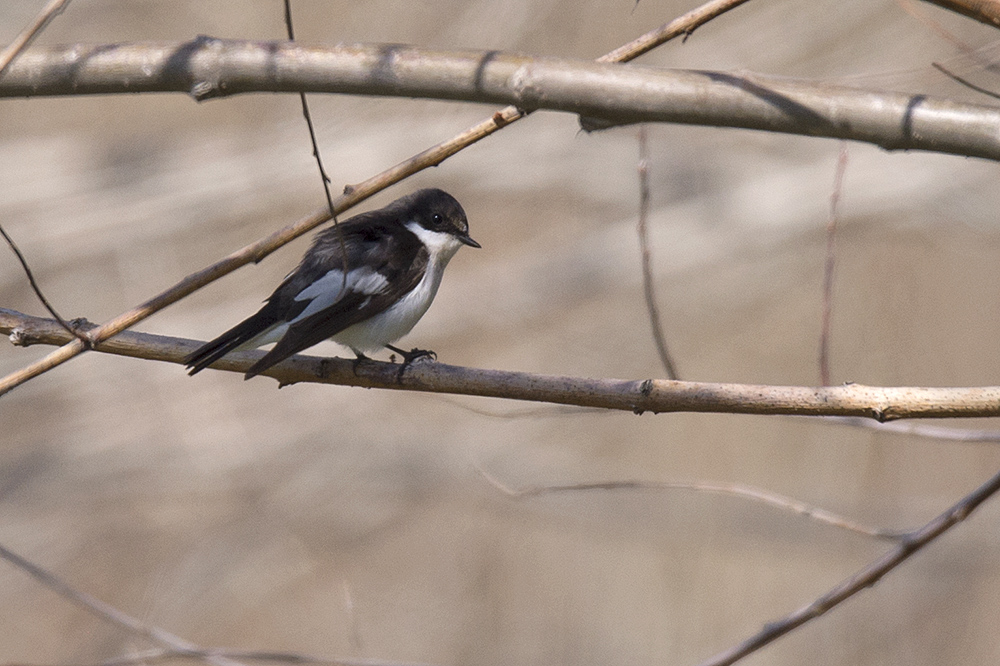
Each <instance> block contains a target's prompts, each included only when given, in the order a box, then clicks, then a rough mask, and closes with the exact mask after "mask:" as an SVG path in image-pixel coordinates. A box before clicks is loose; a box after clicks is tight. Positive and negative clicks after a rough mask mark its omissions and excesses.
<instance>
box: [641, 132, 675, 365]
mask: <svg viewBox="0 0 1000 666" xmlns="http://www.w3.org/2000/svg"><path fill="white" fill-rule="evenodd" d="M646 139H647V137H646V128H645V127H642V128H640V129H639V169H638V171H639V224H638V225H637V228H636V230H637V232H638V234H639V251H640V254H641V255H642V256H641V262H642V293H643V295H644V296H645V298H646V311H647V312H648V313H649V323H650V326H652V328H653V342H654V343H656V351H657V353H658V354H659V355H660V363H661V364H662V365H663V370H664V371H665V372H666V373H667V379H680V376H679V375H678V374H677V368H676V367H675V366H674V360H673V359H672V358H671V357H670V352H669V351H667V340H666V336H664V334H663V325H662V324H661V323H660V310H659V308H658V307H657V306H656V291H655V289H654V287H653V268H652V257H651V252H650V249H649V232H648V230H647V228H646V227H647V224H646V223H647V222H648V220H649V150H648V146H647V140H646Z"/></svg>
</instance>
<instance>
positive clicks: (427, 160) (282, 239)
mask: <svg viewBox="0 0 1000 666" xmlns="http://www.w3.org/2000/svg"><path fill="white" fill-rule="evenodd" d="M744 2H747V0H712V1H711V2H707V3H705V4H704V5H702V7H700V8H699V9H697V10H695V11H693V12H690V13H688V14H685V15H684V16H682V17H680V18H678V19H676V20H674V21H671V22H670V23H667V24H665V25H663V26H661V27H659V28H657V29H655V30H652V31H650V32H649V33H646V34H645V35H643V36H642V37H639V38H638V39H636V40H634V41H632V42H630V43H629V44H626V45H625V46H623V47H621V48H620V49H617V50H616V51H612V52H611V53H609V54H607V55H605V56H603V57H602V58H603V60H604V61H605V62H626V61H628V60H631V59H633V58H636V57H638V56H639V55H642V54H643V53H646V52H647V51H649V50H650V49H653V48H655V47H656V46H658V45H660V44H663V43H664V42H666V41H667V40H669V39H672V38H673V37H676V36H678V35H682V34H689V33H690V32H691V31H693V30H694V29H695V28H697V27H698V26H700V25H702V24H703V23H705V22H707V21H709V20H711V19H713V18H715V17H716V16H718V15H720V14H721V13H723V12H725V11H728V10H729V9H732V8H734V7H737V6H739V5H741V4H743V3H744ZM525 115H526V112H525V111H523V110H521V109H519V108H517V107H515V106H508V107H506V108H504V109H502V110H500V111H497V112H495V113H494V114H493V115H492V116H491V117H490V118H489V119H487V120H485V121H483V122H480V123H477V124H476V125H474V126H472V127H470V128H469V129H467V130H465V131H464V132H461V133H459V134H458V135H456V136H454V137H453V138H451V139H449V140H447V141H444V142H442V143H439V144H437V145H436V146H433V147H431V148H428V149H427V150H424V151H423V152H421V153H418V154H416V155H414V156H413V157H411V158H410V159H408V160H405V161H403V162H401V163H399V164H397V165H396V166H394V167H391V168H389V169H387V170H385V171H383V172H382V173H380V174H377V175H375V176H372V177H371V178H368V179H367V180H365V181H363V182H361V183H359V184H358V185H355V186H348V187H347V188H345V192H344V194H343V195H341V196H339V197H337V199H336V201H335V202H334V213H335V214H340V213H343V212H344V211H346V210H348V209H349V208H351V207H352V206H354V205H356V204H358V203H360V202H361V201H364V200H365V199H367V198H368V197H370V196H372V195H373V194H375V193H376V192H379V191H381V190H383V189H385V188H387V187H389V186H390V185H393V184H395V183H398V182H399V181H401V180H403V179H404V178H406V177H408V176H411V175H413V174H415V173H417V172H419V171H422V170H424V169H426V168H428V167H431V166H437V165H438V164H440V163H441V162H443V161H444V160H446V159H448V158H449V157H451V156H452V155H454V154H455V153H457V152H459V151H460V150H462V149H463V148H466V147H467V146H470V145H472V144H473V143H476V142H477V141H480V140H482V139H484V138H486V137H487V136H490V135H491V134H493V133H494V132H496V131H497V130H499V129H501V128H503V127H506V126H507V125H510V124H511V123H514V122H516V121H518V120H520V119H521V118H523V117H524V116H525ZM329 219H330V212H329V210H327V209H326V208H321V209H319V210H317V211H315V212H313V213H312V214H311V215H309V216H307V217H305V218H303V219H301V220H299V221H298V222H295V223H293V224H291V225H288V226H286V227H285V228H283V229H280V230H278V231H275V232H274V233H272V234H270V235H269V236H266V237H265V238H262V239H260V240H258V241H256V242H255V243H252V244H250V245H248V246H246V247H244V248H243V249H241V250H238V251H237V252H234V253H233V254H230V255H229V256H228V257H226V258H224V259H222V260H221V261H219V262H217V263H215V264H213V265H211V266H209V267H207V268H204V269H202V270H200V271H198V272H196V273H192V274H191V275H189V276H187V277H186V278H184V279H183V280H181V281H180V282H178V283H177V284H176V285H174V286H173V287H171V288H169V289H167V290H166V291H164V292H161V293H160V294H159V295H157V296H154V297H153V298H151V299H149V300H148V301H146V302H144V303H142V304H140V305H139V306H137V307H135V308H133V309H132V310H129V311H128V312H126V313H124V314H122V315H119V316H118V317H116V318H114V319H112V320H111V321H109V322H107V323H105V324H103V325H101V326H98V327H97V328H95V329H93V330H92V331H90V332H89V333H88V335H87V337H88V339H89V340H90V341H91V343H92V344H94V345H97V344H100V343H101V342H103V341H104V340H107V339H108V338H111V337H112V336H114V335H117V334H118V333H121V332H122V331H124V330H126V329H128V328H130V327H132V326H134V325H135V324H137V323H138V322H140V321H142V320H144V319H146V318H147V317H149V316H150V315H152V314H154V313H155V312H158V311H160V310H162V309H163V308H165V307H167V306H169V305H171V304H173V303H176V302H177V301H178V300H180V299H182V298H184V297H185V296H187V295H189V294H191V293H193V292H195V291H197V290H198V289H200V288H202V287H204V286H205V285H207V284H209V283H211V282H213V281H215V280H217V279H219V278H220V277H222V276H224V275H227V274H229V273H231V272H232V271H234V270H236V269H237V268H239V267H241V266H244V265H246V264H248V263H250V262H257V261H260V260H261V259H263V258H264V257H266V256H267V255H268V254H270V253H271V252H273V251H275V250H276V249H278V248H279V247H281V246H283V245H285V244H286V243H288V242H290V241H292V240H294V239H295V238H298V237H299V236H301V235H303V234H305V233H308V232H309V231H311V230H313V229H315V228H316V227H318V226H319V225H321V224H323V223H324V222H326V221H328V220H329ZM87 347H88V345H87V344H85V343H84V342H82V341H80V340H74V341H73V342H70V343H69V344H66V345H64V346H63V347H60V348H59V349H57V350H55V351H54V352H52V353H50V354H48V355H47V356H45V357H44V358H42V359H40V360H38V361H36V362H35V363H32V364H31V365H29V366H27V367H25V368H22V369H20V370H17V371H15V372H13V373H10V374H9V375H7V376H6V377H3V378H0V396H2V395H4V394H5V393H8V392H9V391H11V390H13V389H14V388H16V387H17V386H20V385H21V384H23V383H24V382H26V381H29V380H30V379H32V378H34V377H37V376H39V375H41V374H43V373H45V372H48V371H49V370H51V369H52V368H55V367H58V366H59V365H62V364H63V363H65V362H66V361H68V360H70V359H71V358H74V357H75V356H77V355H78V354H80V353H81V352H83V351H85V350H86V349H87Z"/></svg>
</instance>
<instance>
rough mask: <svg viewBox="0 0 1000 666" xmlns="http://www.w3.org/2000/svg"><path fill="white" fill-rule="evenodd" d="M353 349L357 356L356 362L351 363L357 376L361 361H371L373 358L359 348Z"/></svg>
mask: <svg viewBox="0 0 1000 666" xmlns="http://www.w3.org/2000/svg"><path fill="white" fill-rule="evenodd" d="M351 351H352V352H354V355H355V356H356V357H357V358H355V359H354V363H352V364H351V365H352V369H353V370H354V376H355V377H357V376H358V366H359V365H360V364H361V361H370V360H371V359H370V358H368V357H367V356H365V355H364V354H362V353H361V352H359V351H358V350H357V349H352V350H351Z"/></svg>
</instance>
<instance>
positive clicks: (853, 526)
mask: <svg viewBox="0 0 1000 666" xmlns="http://www.w3.org/2000/svg"><path fill="white" fill-rule="evenodd" d="M476 469H477V470H478V471H479V473H480V474H482V475H483V477H484V478H485V479H486V480H487V481H488V482H489V483H490V485H492V486H493V487H495V488H496V489H497V490H499V491H500V492H502V493H504V494H505V495H510V496H511V497H535V496H539V495H549V494H554V493H565V492H583V491H588V490H690V491H695V492H703V493H712V494H717V495H731V496H735V497H742V498H744V499H749V500H753V501H755V502H761V503H764V504H767V505H769V506H773V507H777V508H779V509H783V510H785V511H791V512H793V513H797V514H799V515H801V516H805V517H806V518H809V519H812V520H817V521H819V522H821V523H826V524H827V525H832V526H834V527H838V528H840V529H844V530H848V531H850V532H855V533H857V534H863V535H865V536H870V537H874V538H876V539H884V540H886V541H899V539H900V535H901V534H905V533H904V532H898V531H895V530H884V529H880V528H877V527H869V526H867V525H862V524H861V523H858V522H855V521H853V520H851V519H849V518H845V517H844V516H840V515H838V514H836V513H833V512H831V511H827V510H826V509H821V508H819V507H816V506H813V505H811V504H807V503H805V502H802V501H799V500H797V499H794V498H792V497H788V496H786V495H781V494H779V493H773V492H770V491H768V490H764V489H762V488H754V487H752V486H744V485H741V484H737V483H702V482H697V483H695V482H681V481H677V482H660V481H602V482H597V483H572V484H566V485H552V486H527V487H524V488H518V489H514V488H511V487H509V486H507V485H505V484H503V483H502V482H501V481H499V480H498V479H497V478H496V477H494V476H493V475H492V474H490V473H489V472H487V471H486V470H485V469H483V468H482V467H479V466H477V467H476Z"/></svg>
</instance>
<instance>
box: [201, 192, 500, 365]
mask: <svg viewBox="0 0 1000 666" xmlns="http://www.w3.org/2000/svg"><path fill="white" fill-rule="evenodd" d="M463 245H468V246H470V247H480V245H479V243H477V242H476V241H474V240H472V238H471V237H470V236H469V222H468V220H467V219H466V217H465V211H464V210H462V206H461V204H459V203H458V201H457V200H456V199H455V198H454V197H453V196H451V195H450V194H448V193H447V192H444V191H442V190H438V189H426V190H419V191H417V192H414V193H413V194H410V195H408V196H405V197H402V198H400V199H397V200H395V201H393V202H392V203H391V204H389V205H388V206H386V207H385V208H382V209H379V210H373V211H370V212H367V213H362V214H361V215H357V216H355V217H352V218H350V219H349V220H345V221H343V222H341V223H340V224H339V225H337V226H334V227H330V228H329V229H326V230H324V231H321V232H320V233H318V234H316V238H315V239H314V240H313V244H312V246H311V247H310V248H309V250H308V251H307V252H306V254H305V256H303V257H302V261H301V262H299V265H298V267H297V268H296V269H295V270H294V271H292V272H291V273H289V274H288V275H287V276H286V277H285V279H284V280H283V281H282V283H281V284H280V285H279V286H278V288H277V289H275V291H274V293H273V294H271V296H270V298H268V299H267V302H266V304H265V305H264V307H262V308H261V309H260V311H258V312H257V314H255V315H253V316H252V317H249V318H248V319H246V320H244V321H243V322H241V323H239V324H237V325H236V326H234V327H233V328H231V329H229V330H228V331H226V332H225V333H223V334H222V335H220V336H219V337H217V338H215V339H214V340H212V341H211V342H208V343H206V344H205V345H204V346H202V347H200V348H199V349H198V350H197V351H195V352H194V353H192V354H191V355H190V356H188V357H187V358H186V359H185V363H186V364H187V366H188V367H189V368H190V374H192V375H193V374H195V373H196V372H198V371H200V370H203V369H205V368H206V367H208V366H209V365H211V364H212V363H214V362H215V361H217V360H219V359H220V358H222V357H223V356H225V355H226V354H228V353H229V352H232V351H242V350H246V349H256V348H257V347H261V346H263V345H266V344H269V343H272V342H274V343H277V344H275V345H274V348H273V349H271V350H270V351H269V352H267V354H265V355H264V357H263V358H261V359H260V360H259V361H257V362H256V363H254V364H253V365H252V366H250V369H249V370H248V371H247V373H246V379H250V378H251V377H253V376H255V375H258V374H260V373H261V372H264V371H265V370H267V369H268V368H270V367H271V366H273V365H275V364H277V363H280V362H281V361H283V360H285V359H286V358H288V357H289V356H291V355H293V354H297V353H298V352H300V351H302V350H304V349H307V348H309V347H312V346H313V345H315V344H317V343H319V342H322V341H323V340H327V339H329V340H333V341H334V342H338V343H340V344H342V345H344V346H346V347H350V348H351V350H353V351H354V353H355V354H356V355H357V357H358V358H359V359H362V358H365V352H374V351H377V350H379V349H382V348H383V347H387V348H389V349H391V350H392V351H394V352H396V353H399V354H401V355H402V356H403V357H404V358H405V359H406V360H407V361H409V360H410V358H411V355H420V354H428V353H429V352H421V351H420V350H413V352H409V353H408V352H403V351H402V350H400V349H397V348H395V347H393V346H392V343H393V342H395V341H396V340H398V339H399V338H401V337H403V336H404V335H406V334H407V333H409V332H410V329H412V328H413V326H414V325H415V324H416V323H417V321H419V320H420V318H421V317H422V316H423V315H424V313H425V312H427V308H429V307H430V305H431V301H433V300H434V295H435V294H436V293H437V290H438V286H439V285H440V284H441V276H442V274H443V273H444V269H445V267H446V266H447V265H448V262H449V261H450V260H451V258H452V257H453V256H454V255H455V253H456V252H457V251H458V249H459V248H460V247H462V246H463ZM345 252H346V259H347V261H346V264H345V261H344V259H345ZM345 265H346V267H347V274H346V279H345V275H344V267H345Z"/></svg>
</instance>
